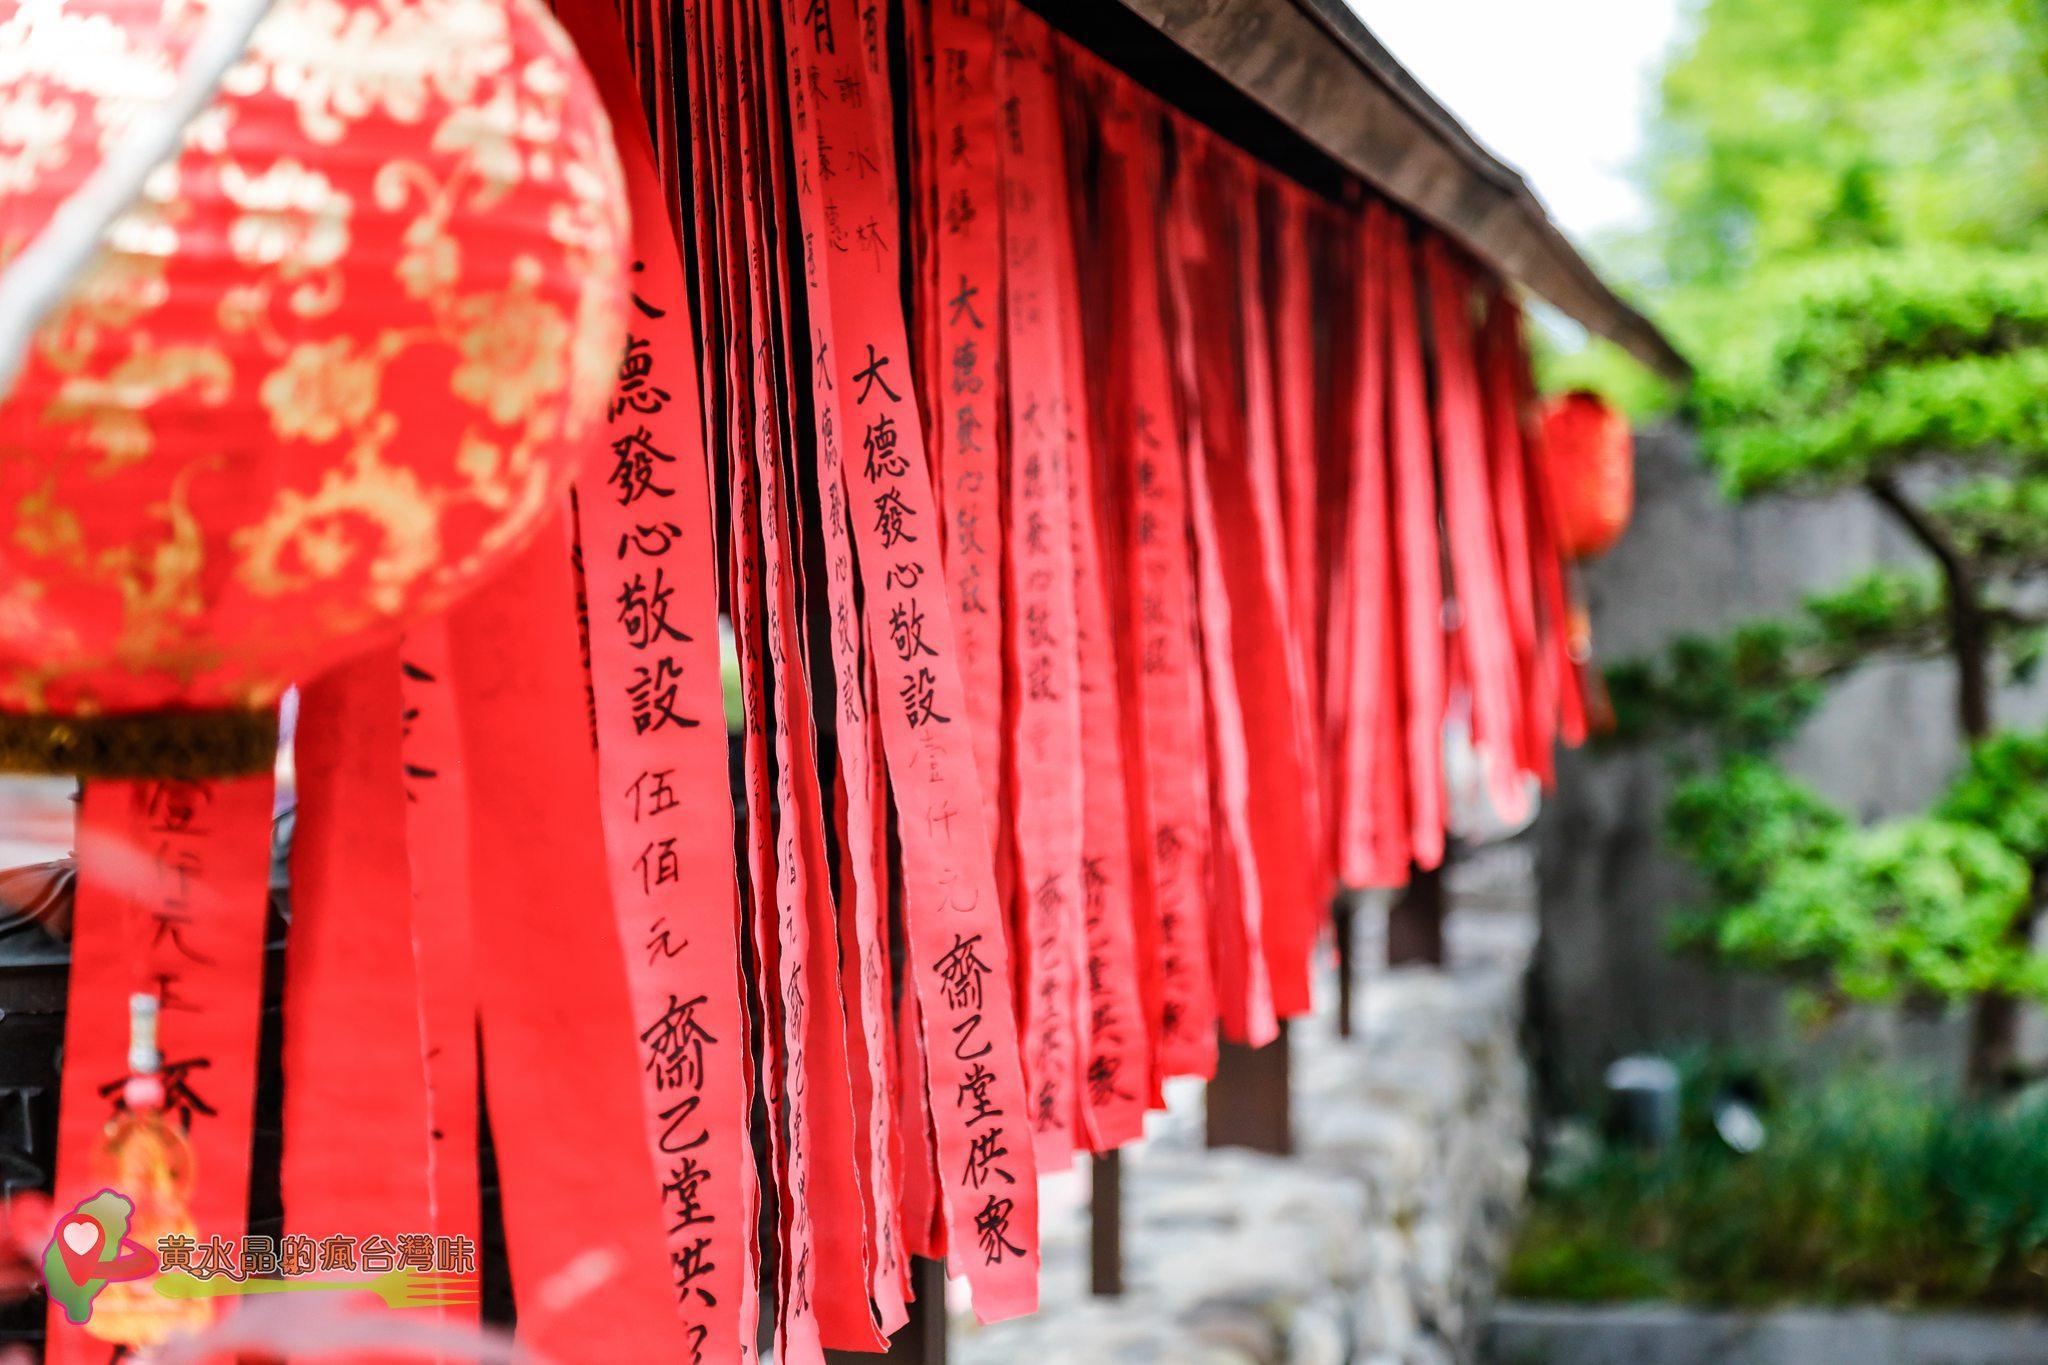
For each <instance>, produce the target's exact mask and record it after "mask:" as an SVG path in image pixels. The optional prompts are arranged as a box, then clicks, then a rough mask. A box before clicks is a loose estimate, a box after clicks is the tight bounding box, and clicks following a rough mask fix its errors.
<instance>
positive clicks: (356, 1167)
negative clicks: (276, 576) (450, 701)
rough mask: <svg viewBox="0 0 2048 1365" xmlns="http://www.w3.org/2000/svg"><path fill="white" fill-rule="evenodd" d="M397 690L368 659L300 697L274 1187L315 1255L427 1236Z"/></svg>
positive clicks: (428, 1168) (431, 1157) (422, 1079)
mask: <svg viewBox="0 0 2048 1365" xmlns="http://www.w3.org/2000/svg"><path fill="white" fill-rule="evenodd" d="M400 688H401V680H400V674H399V664H398V654H397V651H396V649H381V650H373V651H372V652H370V653H369V654H366V655H362V656H359V657H357V658H355V659H351V660H349V661H348V662H347V663H344V664H342V665H340V666H339V667H336V668H334V669H331V670H329V671H328V672H327V673H326V674H324V675H322V676H321V677H320V678H318V679H315V680H314V681H313V682H311V683H308V684H307V685H306V686H305V687H304V688H303V689H302V690H301V693H300V698H299V719H298V727H297V730H296V732H295V734H296V739H295V743H294V757H295V767H296V770H297V774H298V793H299V805H298V815H297V819H296V822H295V824H294V827H293V834H292V853H291V864H292V928H291V941H290V947H289V949H288V950H287V951H288V956H287V970H286V973H285V1000H284V1154H283V1164H282V1169H281V1171H280V1180H281V1184H282V1187H283V1193H284V1217H285V1230H286V1231H287V1232H289V1233H299V1234H303V1235H305V1236H308V1237H311V1238H313V1239H314V1240H315V1241H318V1240H320V1239H321V1238H324V1237H328V1236H331V1235H334V1234H337V1233H339V1234H343V1235H346V1236H351V1237H370V1236H379V1237H384V1238H397V1237H399V1236H401V1235H404V1234H419V1233H432V1232H433V1231H434V1228H433V1227H432V1223H433V1221H434V1220H433V1217H432V1214H431V1212H430V1208H431V1205H432V1202H433V1190H432V1181H433V1178H434V1176H435V1174H437V1171H436V1167H437V1164H438V1163H437V1160H436V1159H437V1157H438V1156H439V1155H440V1152H439V1143H438V1142H437V1140H436V1139H435V1137H434V1134H433V1126H432V1125H433V1120H432V1117H431V1115H430V1112H429V1098H428V1096H429V1090H428V1084H427V1060H426V1058H427V1043H426V1039H425V1037H424V1035H423V1032H422V1027H423V1022H424V1018H423V1014H422V1011H421V1009H420V1002H421V1000H422V999H423V995H422V993H421V989H420V981H419V974H418V963H417V962H416V961H415V958H414V939H413V918H414V917H413V906H412V897H411V869H410V867H409V866H408V862H407V831H406V784H405V778H404V773H403V769H402V764H403V757H402V746H403V742H404V739H403V732H404V720H403V716H402V712H403V710H404V701H403V695H402V692H401V690H400ZM366 1149H374V1150H376V1151H377V1153H378V1154H379V1159H378V1160H376V1161H373V1162H365V1161H364V1160H363V1153H364V1152H365V1150H366ZM471 1169H472V1170H474V1164H473V1163H472V1167H471ZM473 1245H474V1244H473V1243H472V1246H473ZM465 1315H466V1316H468V1317H470V1318H472V1319H473V1318H474V1317H475V1315H476V1310H475V1308H474V1307H473V1306H472V1307H471V1308H469V1309H468V1310H466V1314H465Z"/></svg>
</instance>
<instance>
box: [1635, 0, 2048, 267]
mask: <svg viewBox="0 0 2048 1365" xmlns="http://www.w3.org/2000/svg"><path fill="white" fill-rule="evenodd" d="M1689 17H1690V21H1691V30H1692V32H1691V38H1690V41H1689V42H1688V43H1686V45H1685V46H1684V48H1683V49H1682V50H1681V51H1680V52H1679V53H1678V54H1677V56H1676V58H1675V60H1673V61H1672V62H1671V63H1670V65H1669V66H1668V67H1667V68H1666V70H1665V73H1664V77H1663V81H1662V84H1661V87H1660V90H1659V95H1660V99H1659V102H1658V112H1657V116H1656V119H1655V121H1654V124H1653V126H1652V131H1651V143H1650V151H1649V154H1648V156H1647V157H1646V159H1645V165H1644V167H1643V168H1642V169H1643V179H1644V180H1645V182H1646V185H1647V187H1648V189H1649V190H1650V193H1651V198H1652V202H1653V206H1654V211H1655V214H1656V221H1655V227H1654V230H1653V232H1652V242H1653V244H1654V248H1655V250H1654V253H1653V254H1654V255H1655V256H1656V257H1657V258H1658V259H1659V260H1660V263H1661V266H1662V270H1663V274H1664V278H1665V281H1666V282H1668V283H1669V284H1672V285H1676V286H1680V287H1684V286H1691V285H1706V286H1721V285H1725V284H1727V283H1730V282H1731V281H1739V280H1741V279H1743V278H1744V277H1746V276H1747V275H1748V274H1749V273H1750V272H1751V271H1752V270H1754V269H1755V268H1757V267H1759V266H1762V265H1767V264H1771V263H1775V262H1780V261H1785V260H1788V259H1797V258H1801V257H1805V256H1809V255H1812V254H1815V253H1820V252H1827V251H1832V250H1836V249H1840V248H1845V247H1882V248H1888V249H1889V248H1911V247H1917V246H1923V245H1958V246H1969V247H2025V246H2029V245H2032V244H2034V243H2035V242H2037V241H2039V240H2040V239H2041V237H2042V235H2043V233H2044V231H2048V6H2044V5H2043V4H2042V3H2041V0H1856V3H1853V4H1842V3H1839V0H1696V3H1695V4H1694V5H1693V6H1692V11H1691V14H1690V16H1689Z"/></svg>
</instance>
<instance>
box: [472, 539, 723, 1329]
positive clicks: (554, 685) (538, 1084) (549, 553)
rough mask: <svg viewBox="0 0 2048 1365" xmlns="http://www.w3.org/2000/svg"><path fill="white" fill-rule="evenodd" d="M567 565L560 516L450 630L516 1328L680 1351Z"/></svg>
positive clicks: (672, 1122)
mask: <svg viewBox="0 0 2048 1365" xmlns="http://www.w3.org/2000/svg"><path fill="white" fill-rule="evenodd" d="M570 574H571V571H570V538H569V534H568V530H567V528H566V526H565V525H564V524H563V522H562V521H560V520H557V521H555V522H553V523H552V524H551V525H550V526H548V527H546V528H544V529H543V531H542V532H541V534H540V535H539V536H538V537H537V538H536V540H535V542H534V544H533V545H532V546H531V547H530V548H528V549H527V550H525V551H524V552H522V553H521V555H520V556H519V557H518V558H517V559H516V560H515V561H513V563H512V564H511V565H510V566H509V567H508V568H507V570H506V571H505V572H504V573H502V574H501V575H500V576H499V577H498V578H497V579H495V580H494V581H493V582H491V583H490V584H488V585H486V586H485V587H484V588H482V589H481V590H479V591H478V592H476V593H475V594H473V595H472V596H470V597H469V598H467V599H466V600H465V601H463V602H462V603H461V604H460V605H459V606H457V607H456V608H455V609H454V610H453V611H452V612H450V613H449V616H448V624H447V628H448V645H449V656H450V683H451V688H452V696H453V699H454V701H455V706H456V711H457V714H458V716H459V717H460V720H461V725H462V739H463V750H462V764H463V768H464V770H465V777H466V779H467V781H468V784H469V791H470V794H471V798H472V799H471V803H470V812H469V818H470V824H469V828H470V832H471V839H470V858H471V877H472V885H473V887H474V894H475V900H476V904H477V905H478V906H481V907H488V911H487V913H488V916H489V920H488V927H487V929H485V930H484V931H483V932H479V933H478V934H477V935H476V939H475V953H476V966H477V983H478V988H479V996H480V999H479V1005H480V1011H481V1014H482V1023H483V1057H484V1071H485V1077H486V1091H487V1094H488V1097H489V1103H490V1115H491V1132H492V1136H493V1138H494V1140H495V1141H496V1144H497V1154H498V1171H499V1175H500V1179H501V1183H502V1187H503V1190H504V1215H505V1240H506V1245H507V1251H508V1254H509V1258H510V1261H511V1268H512V1289H513V1295H514V1298H515V1300H516V1302H517V1304H518V1308H519V1336H520V1340H521V1342H522V1343H523V1344H525V1345H526V1346H527V1348H528V1349H530V1350H533V1351H535V1352H537V1353H539V1354H542V1355H546V1356H551V1357H556V1358H561V1359H575V1360H594V1359H604V1360H624V1359H644V1358H649V1357H654V1356H659V1357H661V1358H663V1359H674V1360H688V1359H690V1358H691V1355H692V1353H693V1352H694V1351H695V1349H696V1344H697V1340H698V1334H697V1333H696V1332H694V1331H686V1330H685V1324H684V1323H683V1321H682V1319H680V1318H679V1317H678V1316H677V1309H676V1298H677V1281H678V1278H679V1277H680V1276H681V1274H682V1272H683V1270H684V1269H685V1268H686V1267H685V1266H684V1265H678V1264H676V1263H675V1262H674V1260H673V1259H672V1255H671V1251H670V1245H669V1243H668V1242H667V1241H666V1240H665V1238H664V1235H663V1234H664V1230H665V1229H666V1228H667V1226H668V1220H667V1219H666V1218H665V1211H664V1209H663V1205H662V1193H661V1180H660V1178H658V1177H657V1175H656V1173H655V1168H654V1163H653V1161H652V1160H651V1159H650V1156H649V1151H648V1145H647V1140H646V1132H647V1126H646V1123H645V1122H644V1104H643V1099H642V1093H641V1089H640V1083H639V1075H638V1073H639V1070H640V1063H639V1061H638V1057H639V1056H641V1055H644V1049H645V1044H644V1043H642V1042H641V1041H640V1039H639V1035H640V1032H641V1029H642V1028H643V1027H644V1025H643V1024H641V1023H639V1022H637V1021H636V1017H635V1014H634V1008H633V1000H632V998H631V993H630V989H629V985H628V981H627V976H626V966H625V964H626V960H627V959H626V951H627V950H626V947H625V945H624V944H623V943H622V942H621V940H620V938H619V932H618V925H617V920H616V919H615V917H614V915H613V912H612V907H611V896H610V891H609V879H608V871H609V869H608V867H607V865H606V857H605V846H604V834H603V830H602V828H601V826H600V802H599V800H598V799H597V798H598V794H599V787H598V780H597V770H596V762H595V757H594V755H593V754H592V753H591V751H590V732H589V728H588V725H587V722H586V718H585V714H584V690H585V684H584V676H585V675H584V671H583V669H582V668H581V667H580V665H579V663H578V659H577V641H576V616H575V598H574V592H573V584H572V582H571V576H570ZM536 773H544V774H546V775H547V780H545V781H535V780H534V775H535V774H536ZM636 946H637V945H636ZM721 1041H723V1040H721ZM661 1117H662V1122H663V1127H662V1129H661V1132H660V1135H659V1140H658V1144H657V1145H658V1148H659V1150H660V1151H661V1153H662V1155H663V1156H665V1157H670V1158H674V1157H681V1156H683V1155H686V1154H688V1153H689V1152H692V1151H694V1150H697V1149H696V1147H695V1146H693V1144H696V1143H698V1142H699V1141H700V1139H702V1138H703V1136H704V1129H703V1121H702V1114H701V1108H700V1107H699V1106H696V1105H692V1104H691V1103H690V1102H689V1099H688V1097H680V1098H677V1099H674V1100H671V1101H670V1103H669V1105H668V1107H667V1108H665V1109H664V1110H663V1113H662V1115H661ZM594 1211H596V1212H594ZM694 1284H695V1281H692V1282H691V1285H692V1288H693V1289H694ZM704 1307H705V1308H706V1309H707V1310H708V1309H710V1308H713V1307H719V1308H721V1309H722V1310H723V1311H731V1307H730V1306H729V1305H722V1304H721V1305H711V1304H705V1305H704Z"/></svg>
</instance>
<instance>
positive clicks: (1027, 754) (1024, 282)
mask: <svg viewBox="0 0 2048 1365" xmlns="http://www.w3.org/2000/svg"><path fill="white" fill-rule="evenodd" d="M1050 36H1051V35H1050V33H1049V31H1048V30H1047V29H1046V27H1045V21H1044V20H1042V19H1039V18H1038V17H1037V16H1036V15H1034V14H1030V13H1029V12H1027V11H1025V10H1023V9H1022V8H1020V7H1018V6H1014V5H1010V6H1006V7H1005V11H1004V28H1003V63H1002V66H1003V74H1004V84H1005V87H1006V89H1007V91H1008V92H1009V96H1010V100H1011V104H1010V106H1009V108H1010V113H1009V117H1008V120H1007V124H1006V127H1005V137H1006V138H1007V142H1006V145H1005V146H1004V149H1003V150H1004V156H1003V203H1002V243H1003V267H1004V268H1003V286H1004V288H1003V320H1004V337H1003V339H1004V343H1005V350H1006V352H1007V355H1008V361H1009V382H1008V398H1009V439H1010V470H1009V478H1008V480H1007V484H1008V487H1007V492H1008V495H1009V534H1008V536H1007V538H1006V544H1007V549H1008V551H1009V561H1010V583H1011V588H1012V596H1011V598H1010V600H1009V601H1008V602H1007V603H1006V606H1007V607H1008V608H1009V618H1010V620H1009V635H1010V669H1011V678H1012V690H1013V698H1012V705H1013V708H1014V715H1013V720H1012V735H1013V740H1014V743H1013V747H1012V752H1011V781H1012V783H1013V785H1014V790H1013V793H1012V805H1011V811H1012V820H1013V822H1014V825H1013V828H1014V830H1015V836H1016V847H1017V886H1016V896H1017V911H1016V914H1015V916H1014V918H1015V921H1016V924H1017V926H1018V936H1017V942H1018V951H1019V953H1020V954H1021V955H1022V957H1023V959H1024V964H1025V967H1024V974H1023V977H1022V980H1021V988H1022V990H1023V992H1024V1017H1023V1021H1022V1028H1023V1044H1024V1079H1025V1081H1026V1083H1027V1084H1028V1085H1029V1087H1030V1092H1031V1126H1032V1131H1033V1132H1034V1133H1035V1135H1036V1137H1037V1142H1038V1164H1039V1166H1040V1167H1041V1168H1042V1169H1048V1170H1050V1169H1057V1168H1059V1167H1061V1166H1064V1165H1065V1164H1066V1163H1067V1162H1068V1161H1069V1160H1070V1159H1071V1158H1072V1156H1073V1154H1074V1150H1075V1147H1076V1145H1077V1141H1078V1139H1079V1137H1080V1133H1079V1126H1078V1125H1079V1119H1080V1108H1079V1105H1078V1097H1077V1095H1076V1093H1075V1088H1076V1084H1077V1082H1078V1080H1079V1077H1080V1073H1081V1061H1080V1044H1081V1037H1080V1030H1079V1025H1080V1023H1081V1020H1082V1013H1081V1011H1082V1009H1083V1005H1082V1000H1081V992H1080V971H1081V962H1080V957H1081V932H1080V925H1081V897H1082V894H1083V891H1082V886H1081V813H1082V800H1083V789H1082V773H1081V696H1080V677H1079V661H1080V658H1079V652H1078V638H1077V637H1078V634H1079V625H1078V622H1077V621H1076V618H1075V608H1074V548H1073V538H1072V522H1071V517H1072V513H1071V511H1070V507H1069V501H1068V482H1069V468H1068V460H1069V454H1070V452H1069V449H1068V441H1067V431H1068V429H1069V428H1070V427H1071V426H1072V425H1074V424H1075V423H1076V422H1077V421H1079V414H1078V413H1076V412H1074V411H1073V410H1072V400H1073V398H1074V395H1071V394H1069V393H1068V391H1067V387H1066V356H1065V353H1064V350H1063V348H1062V331H1061V323H1060V317H1059V309H1060V306H1061V299H1060V295H1059V281H1058V277H1057V275H1056V274H1055V270H1054V254H1055V252H1056V250H1057V246H1058V239H1059V236H1060V234H1061V233H1063V232H1064V231H1065V229H1066V224H1065V223H1064V222H1062V221H1061V220H1060V218H1059V217H1058V216H1057V214H1058V207H1059V206H1058V204H1057V203H1055V202H1054V200H1053V199H1052V197H1051V196H1050V195H1049V194H1048V193H1047V189H1048V185H1049V184H1056V183H1058V177H1059V176H1062V175H1063V174H1064V169H1063V166H1064V163H1063V162H1062V161H1060V160H1059V159H1058V158H1059V156H1060V151H1059V143H1058V137H1059V124H1058V122H1057V120H1058V116H1059V108H1058V105H1057V103H1056V102H1055V100H1056V96H1055V93H1054V89H1053V83H1052V79H1051V73H1050V71H1049V70H1048V63H1049V62H1050V60H1051V52H1050V46H1049V43H1050ZM1049 160H1050V161H1051V169H1052V172H1053V174H1052V175H1049V176H1048V175H1044V174H1041V172H1043V171H1044V170H1046V168H1047V163H1048V161H1049Z"/></svg>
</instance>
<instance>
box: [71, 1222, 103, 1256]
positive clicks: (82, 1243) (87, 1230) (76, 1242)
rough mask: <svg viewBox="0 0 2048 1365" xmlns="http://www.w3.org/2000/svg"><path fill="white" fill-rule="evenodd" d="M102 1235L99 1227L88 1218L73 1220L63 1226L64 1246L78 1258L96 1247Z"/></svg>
mask: <svg viewBox="0 0 2048 1365" xmlns="http://www.w3.org/2000/svg"><path fill="white" fill-rule="evenodd" d="M104 1235H105V1234H103V1233H102V1232H101V1231H100V1225H99V1224H98V1223H95V1222H94V1221H93V1220H92V1219H90V1218H74V1219H72V1220H71V1221H70V1222H68V1223H66V1224H65V1225H64V1234H63V1236H64V1245H65V1246H68V1247H70V1248H71V1250H72V1252H73V1253H74V1254H76V1255H79V1256H83V1255H85V1253H86V1252H88V1251H91V1250H92V1249H93V1248H94V1247H96V1246H98V1245H99V1244H100V1238H101V1237H102V1236H104Z"/></svg>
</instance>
